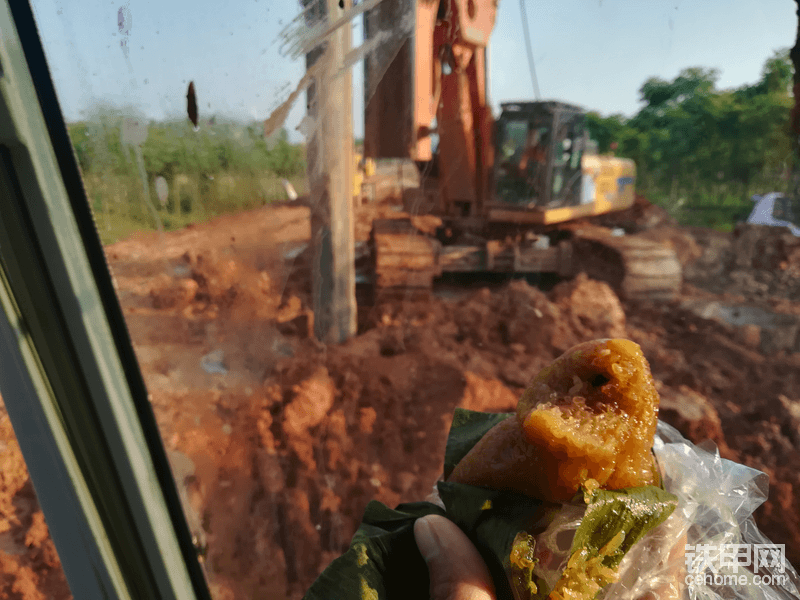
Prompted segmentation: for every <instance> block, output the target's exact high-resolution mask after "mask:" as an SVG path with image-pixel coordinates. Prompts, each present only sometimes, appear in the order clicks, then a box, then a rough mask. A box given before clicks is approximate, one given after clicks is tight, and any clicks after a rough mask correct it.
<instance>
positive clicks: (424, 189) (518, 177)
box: [364, 0, 682, 300]
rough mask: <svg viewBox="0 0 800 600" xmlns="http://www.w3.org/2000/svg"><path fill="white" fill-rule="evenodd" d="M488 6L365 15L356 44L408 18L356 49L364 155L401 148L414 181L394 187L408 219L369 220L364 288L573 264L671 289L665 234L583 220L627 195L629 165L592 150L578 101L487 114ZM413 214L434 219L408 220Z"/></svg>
mask: <svg viewBox="0 0 800 600" xmlns="http://www.w3.org/2000/svg"><path fill="white" fill-rule="evenodd" d="M497 5H498V0H382V1H381V2H380V3H379V4H378V5H377V6H376V7H375V8H373V9H371V10H370V11H368V12H367V13H366V14H365V35H366V38H367V43H369V41H370V40H371V39H376V40H379V39H386V38H387V37H388V36H390V35H392V29H394V30H395V31H396V28H397V26H398V25H397V24H398V23H400V22H401V21H402V22H403V23H409V22H410V23H413V26H412V27H410V31H409V33H410V35H408V36H406V37H405V38H404V39H403V40H402V41H401V43H400V45H399V50H398V51H397V52H396V54H394V55H393V56H391V57H388V58H387V57H383V66H381V64H380V61H379V60H378V59H380V58H381V57H377V58H376V59H374V60H367V61H365V93H366V102H365V137H364V154H365V156H367V157H370V158H373V159H381V158H407V159H411V160H413V161H414V162H415V163H416V164H417V166H418V167H419V169H420V172H421V181H422V184H421V186H420V188H419V189H418V190H415V191H414V192H413V193H409V194H408V195H407V196H406V197H405V198H404V200H403V201H404V204H405V210H406V211H407V212H408V213H410V214H412V215H415V217H414V218H409V219H381V220H376V221H375V222H374V223H373V228H372V233H371V238H370V258H371V265H372V276H373V282H374V289H375V292H376V293H377V294H390V293H394V294H397V293H399V294H408V293H413V292H421V293H423V294H425V293H427V292H429V291H430V290H431V289H432V286H433V282H434V280H435V279H437V278H439V277H441V276H442V275H443V274H445V273H471V272H474V273H479V272H488V273H508V274H532V273H554V274H556V275H558V276H560V277H563V278H568V277H571V276H573V275H576V274H578V273H580V272H585V273H586V274H587V275H589V276H590V277H592V278H593V279H599V280H603V281H606V282H607V283H609V284H610V285H611V286H612V287H613V288H614V289H615V290H616V291H617V293H618V294H619V295H620V296H622V297H624V298H627V299H652V300H669V299H672V298H674V297H675V295H676V294H677V292H678V290H679V288H680V285H681V280H682V279H681V265H680V263H679V261H678V259H677V256H676V254H675V252H674V250H673V249H672V248H671V247H669V246H666V245H663V244H660V243H658V242H654V241H651V240H649V239H645V238H642V237H639V236H637V235H624V232H621V231H620V230H614V229H608V228H604V227H601V226H599V225H598V224H597V223H593V222H592V219H591V218H592V217H597V216H598V215H603V214H606V213H611V212H614V211H620V210H624V209H626V208H629V207H631V206H632V205H633V203H634V199H635V196H634V185H635V181H636V166H635V164H634V162H633V161H631V160H628V159H622V158H616V157H613V156H601V155H598V154H597V152H596V144H593V142H592V141H591V140H590V139H589V135H588V131H587V126H586V114H585V111H584V110H583V109H582V108H581V107H579V106H575V105H572V104H568V103H565V102H559V101H521V102H504V103H503V104H502V105H501V108H502V112H501V114H500V115H499V117H498V118H497V119H495V118H494V117H493V115H492V111H491V107H490V105H489V99H488V93H487V86H488V69H487V54H488V50H489V37H490V35H491V32H492V29H493V28H494V23H495V17H496V14H497ZM437 138H438V143H435V141H436V139H437ZM593 145H594V148H593ZM425 215H429V216H432V217H435V219H434V226H430V221H431V220H430V219H428V220H427V221H425V222H426V223H428V224H429V225H428V226H423V227H421V226H419V223H420V219H419V216H425Z"/></svg>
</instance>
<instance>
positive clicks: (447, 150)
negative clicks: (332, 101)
mask: <svg viewBox="0 0 800 600" xmlns="http://www.w3.org/2000/svg"><path fill="white" fill-rule="evenodd" d="M497 4H498V0H383V1H382V2H381V3H380V4H379V5H378V6H377V7H376V8H375V9H373V10H371V11H369V12H368V13H367V14H366V17H365V30H366V35H367V43H369V41H370V39H376V40H377V39H380V36H385V35H388V33H387V32H388V31H389V28H390V27H396V24H397V22H398V20H402V19H412V20H413V27H412V28H411V32H412V34H411V35H409V36H408V37H407V39H405V40H402V45H401V46H400V48H399V50H398V51H397V53H396V55H394V56H393V57H383V63H384V65H385V66H383V68H382V65H381V64H380V63H379V61H375V60H373V61H367V63H366V68H365V90H366V94H367V98H366V102H365V138H364V152H365V155H366V156H368V157H371V158H410V159H412V160H414V161H418V162H425V161H431V160H433V158H434V153H433V147H432V135H433V134H438V137H439V143H438V148H437V151H436V154H437V157H436V158H437V162H438V170H439V198H440V202H441V205H440V209H442V210H443V212H444V213H445V214H451V215H453V216H456V215H459V216H470V215H478V214H480V212H481V210H482V203H483V202H485V201H486V200H487V199H488V195H489V180H490V174H491V170H492V165H493V162H494V152H493V139H492V129H493V120H492V114H491V108H490V107H489V99H488V94H487V87H488V86H487V84H488V81H487V72H488V69H487V62H486V60H487V49H488V43H489V37H490V35H491V32H492V29H493V28H494V24H495V18H496V15H497Z"/></svg>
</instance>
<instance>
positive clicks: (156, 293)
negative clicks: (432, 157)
mask: <svg viewBox="0 0 800 600" xmlns="http://www.w3.org/2000/svg"><path fill="white" fill-rule="evenodd" d="M390 214H391V215H398V216H399V215H401V214H402V213H399V212H397V211H396V210H394V209H390V208H387V207H375V206H369V207H367V208H365V209H362V210H361V211H360V213H359V216H358V219H359V221H358V223H357V236H358V237H359V238H360V239H361V240H363V239H365V238H366V234H367V233H368V231H369V223H370V221H371V219H372V218H373V217H374V216H376V215H381V216H387V215H390ZM606 224H607V225H612V226H623V227H626V228H627V229H628V230H631V231H643V230H644V231H645V234H646V235H648V236H650V237H653V238H654V239H661V240H664V241H665V242H667V243H671V244H673V245H674V246H675V248H676V250H677V252H678V254H679V257H680V259H681V261H682V263H683V264H684V268H685V280H686V281H685V283H684V287H683V291H682V294H681V297H680V298H679V299H677V300H676V301H674V302H671V303H662V304H655V303H635V304H634V303H626V302H622V301H620V300H619V299H618V298H617V296H616V295H615V293H614V292H613V291H612V290H611V288H609V287H608V286H607V285H606V284H604V283H601V282H597V281H592V280H589V279H587V278H586V277H585V276H578V277H576V278H575V279H573V280H570V281H564V282H561V283H558V284H557V285H555V287H552V288H551V289H549V290H547V291H543V290H541V289H538V288H537V287H534V286H532V285H530V284H529V283H527V282H526V281H525V280H523V279H517V280H513V281H510V282H505V283H502V284H501V283H497V282H491V283H485V282H484V283H481V282H477V283H476V282H474V281H473V282H471V283H470V285H465V286H463V287H461V288H455V287H454V286H452V285H450V286H448V287H447V288H442V289H441V290H440V292H441V293H438V294H434V296H433V297H432V298H430V299H428V300H424V301H398V300H396V299H395V300H392V301H386V302H380V301H379V302H376V303H373V304H370V305H364V306H360V307H359V333H358V335H357V336H355V337H353V338H352V339H350V340H349V341H348V342H346V343H344V344H341V345H324V344H321V343H319V342H317V341H315V340H314V339H313V336H311V335H309V330H310V329H312V328H313V314H312V313H311V311H310V309H309V306H310V301H309V288H310V284H309V273H308V264H307V259H306V256H307V252H304V246H305V244H307V242H308V239H309V235H310V229H309V212H308V209H307V208H304V207H302V206H283V207H268V208H264V209H259V210H256V211H252V212H249V213H246V214H239V215H235V216H226V217H223V218H219V219H217V220H216V221H213V222H210V223H207V224H203V225H196V226H192V227H189V228H187V229H185V230H182V231H179V232H174V233H169V234H164V235H163V236H162V237H159V236H158V234H141V235H137V236H134V237H133V238H131V239H129V240H126V241H123V242H119V243H117V244H114V245H112V246H109V247H108V248H107V256H108V261H109V265H110V267H111V270H112V273H113V275H114V278H115V283H116V286H117V290H118V293H119V299H120V302H121V304H122V307H123V309H124V312H125V315H126V317H127V321H128V326H129V329H130V333H131V336H132V339H133V341H134V345H135V349H136V352H137V355H138V357H139V360H140V364H141V368H142V371H143V373H144V376H145V379H146V381H147V384H148V386H149V389H150V392H151V393H152V406H153V410H154V411H155V414H156V417H157V420H158V423H159V425H160V427H161V431H162V434H163V440H164V443H165V445H166V447H167V449H168V451H169V454H170V457H171V459H172V462H173V471H174V473H175V475H176V479H177V480H178V484H179V487H180V488H181V490H182V493H183V495H184V497H185V500H186V504H187V511H188V513H189V514H188V517H189V522H190V525H191V526H192V528H193V530H194V531H195V533H196V534H197V535H198V537H199V538H200V539H201V540H202V541H203V542H204V543H205V544H206V545H207V552H206V554H205V559H204V563H203V564H204V567H205V570H206V572H207V576H208V580H209V583H210V586H211V588H212V594H213V596H214V598H217V599H226V600H230V599H239V598H264V599H285V598H299V597H300V596H302V594H303V592H304V591H305V589H306V588H307V587H308V586H309V585H310V583H311V582H312V581H313V580H314V579H315V578H316V576H317V575H318V574H319V573H320V572H321V570H322V569H323V568H324V567H325V566H326V565H327V564H328V563H329V562H330V561H331V560H332V559H333V558H334V557H336V556H338V555H339V554H340V553H342V552H343V551H344V550H345V549H346V547H347V545H348V543H349V540H350V538H351V536H352V534H353V532H354V531H355V529H356V527H357V525H358V523H359V521H360V519H361V515H362V511H363V509H364V507H365V506H366V504H367V502H369V501H370V500H372V499H377V500H380V501H381V502H384V503H385V504H388V505H389V506H394V505H396V504H398V503H400V502H403V501H410V500H421V499H424V498H425V497H426V496H427V495H428V493H429V491H430V490H431V488H432V486H433V484H434V482H435V481H436V480H437V478H438V477H439V476H440V474H441V472H442V461H443V454H444V444H445V439H446V435H447V431H448V428H449V424H450V420H451V417H452V414H453V410H454V409H455V408H456V407H459V406H460V407H465V408H470V409H473V410H481V411H495V412H499V411H508V410H511V409H512V408H513V407H514V406H515V404H516V401H517V398H518V396H519V394H520V392H521V391H522V390H523V388H524V387H525V385H526V384H527V382H528V381H529V380H530V379H531V377H532V376H533V375H534V374H535V373H536V372H537V371H538V370H539V369H540V368H541V367H542V366H544V365H545V364H547V363H548V362H549V361H551V360H552V359H553V358H555V357H556V356H558V355H559V354H560V353H561V352H563V351H564V350H566V349H567V348H569V347H570V346H572V345H573V344H576V343H578V342H581V341H584V340H588V339H593V338H598V337H628V338H630V339H632V340H634V341H636V342H638V343H639V344H640V345H641V346H642V348H643V350H644V353H645V355H646V356H647V358H648V359H649V361H650V364H651V367H652V371H653V375H654V377H655V378H656V380H657V385H658V388H659V390H660V392H661V396H662V403H661V413H660V417H661V418H662V419H664V420H665V421H667V422H669V423H671V424H673V425H674V426H676V427H677V428H678V429H679V430H680V431H681V432H683V434H684V435H686V436H687V437H688V438H690V439H691V440H693V441H695V442H701V441H703V440H706V439H711V440H713V441H714V442H715V443H716V444H717V446H718V447H719V450H720V453H721V455H722V456H723V457H725V458H729V459H732V460H735V461H738V462H741V463H744V464H747V465H750V466H752V467H755V468H757V469H760V470H762V471H765V472H766V473H768V474H769V477H770V490H769V499H768V501H767V502H766V503H765V504H764V505H763V506H762V507H761V508H760V509H759V510H758V511H757V513H756V516H757V522H758V524H759V526H760V528H761V529H762V531H763V532H764V533H765V534H766V535H767V536H768V537H769V538H770V539H771V540H772V541H773V542H775V543H779V544H786V555H787V557H788V559H789V560H790V561H791V562H792V563H793V564H794V565H800V346H798V344H799V343H800V335H799V334H800V301H798V299H800V239H798V238H794V237H792V236H791V235H789V234H788V233H786V232H784V231H783V230H777V229H772V228H768V227H754V226H740V227H738V228H737V229H736V231H735V232H733V233H732V234H723V233H719V232H714V231H708V230H699V229H697V230H687V229H680V228H678V227H676V226H675V224H674V223H672V222H671V221H670V220H669V219H668V218H667V217H666V216H665V215H664V213H663V212H661V211H660V210H659V209H657V208H655V207H652V206H649V205H648V204H647V203H646V202H645V201H643V200H640V201H639V202H638V203H637V205H636V206H635V207H634V209H632V210H630V211H628V212H627V213H626V214H623V215H616V216H615V217H614V218H613V219H611V218H609V219H608V222H607V223H606ZM379 300H380V299H379ZM0 410H2V411H3V412H0V596H2V597H4V598H13V599H24V600H34V599H40V598H41V599H44V598H56V599H61V598H68V597H70V593H69V590H68V587H67V583H66V580H65V578H64V575H63V573H62V572H61V568H60V565H59V561H58V558H57V555H56V552H55V548H54V545H53V543H52V542H51V541H50V538H49V536H48V533H47V526H46V525H45V523H44V518H43V515H42V512H41V510H40V509H39V507H38V505H37V502H36V498H35V494H34V491H33V487H32V485H31V482H30V479H29V478H28V474H27V471H26V469H25V464H24V461H23V457H22V455H21V453H20V451H19V447H18V445H17V443H16V441H15V438H14V436H13V432H12V429H11V426H10V423H9V419H8V417H7V415H6V414H5V412H4V409H0Z"/></svg>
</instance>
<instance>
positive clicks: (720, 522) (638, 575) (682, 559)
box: [604, 422, 800, 600]
mask: <svg viewBox="0 0 800 600" xmlns="http://www.w3.org/2000/svg"><path fill="white" fill-rule="evenodd" d="M653 451H654V453H655V455H656V459H657V461H658V464H659V468H660V469H661V475H662V477H663V481H664V487H665V488H666V490H667V491H668V492H671V493H673V494H675V495H676V496H678V498H679V503H678V507H677V509H676V510H675V512H674V513H673V514H672V515H671V516H670V517H669V518H668V519H667V520H666V521H665V522H664V523H662V524H661V525H659V526H658V527H656V528H654V529H653V530H652V531H650V532H649V533H648V534H647V535H646V536H645V537H644V538H642V540H640V541H639V543H638V544H637V545H636V546H634V547H633V548H632V549H631V551H630V552H629V553H628V554H627V555H626V556H625V558H624V559H623V560H622V563H621V564H620V580H619V581H618V582H617V583H615V584H612V585H611V586H609V587H608V588H607V589H606V590H605V593H604V597H605V598H608V599H610V598H614V599H615V600H616V599H618V598H620V599H627V598H630V599H631V600H633V599H637V598H643V597H649V598H654V599H655V600H665V599H666V598H685V599H687V600H733V599H741V600H744V599H748V600H761V599H763V600H790V599H791V600H797V599H799V598H800V577H798V574H797V572H796V571H795V570H794V568H793V567H792V565H790V564H789V563H788V562H787V561H786V560H785V553H784V551H783V550H784V549H783V545H778V544H773V543H772V542H770V541H769V540H768V539H767V538H766V537H765V536H764V535H763V534H762V533H761V532H760V531H759V530H758V527H757V526H756V524H755V521H754V520H753V511H755V509H756V508H758V507H759V506H760V505H761V504H762V503H763V502H764V501H765V500H766V499H767V491H768V484H769V480H768V476H767V475H766V473H762V472H761V471H758V470H756V469H752V468H750V467H747V466H745V465H741V464H738V463H735V462H733V461H730V460H726V459H724V458H721V457H720V455H719V452H718V451H717V449H716V447H715V446H714V445H713V443H711V442H706V443H704V444H702V445H701V446H696V445H694V444H692V443H691V442H690V441H688V440H686V439H685V438H684V437H683V436H682V435H681V434H680V433H679V432H678V431H677V430H676V429H675V428H673V427H671V426H670V425H667V424H666V423H663V422H659V423H658V429H657V432H656V439H655V443H654V445H653ZM754 555H755V556H756V557H757V559H756V560H757V562H759V563H760V562H762V561H764V562H766V565H759V566H758V567H757V568H754V566H753V562H754V561H753V556H754ZM748 557H749V558H748ZM642 565H648V568H647V576H646V577H643V576H642V568H641V566H642Z"/></svg>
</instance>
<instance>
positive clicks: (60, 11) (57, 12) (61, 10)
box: [56, 8, 64, 15]
mask: <svg viewBox="0 0 800 600" xmlns="http://www.w3.org/2000/svg"><path fill="white" fill-rule="evenodd" d="M56 14H57V15H63V14H64V9H63V8H59V9H58V10H57V11H56Z"/></svg>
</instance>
